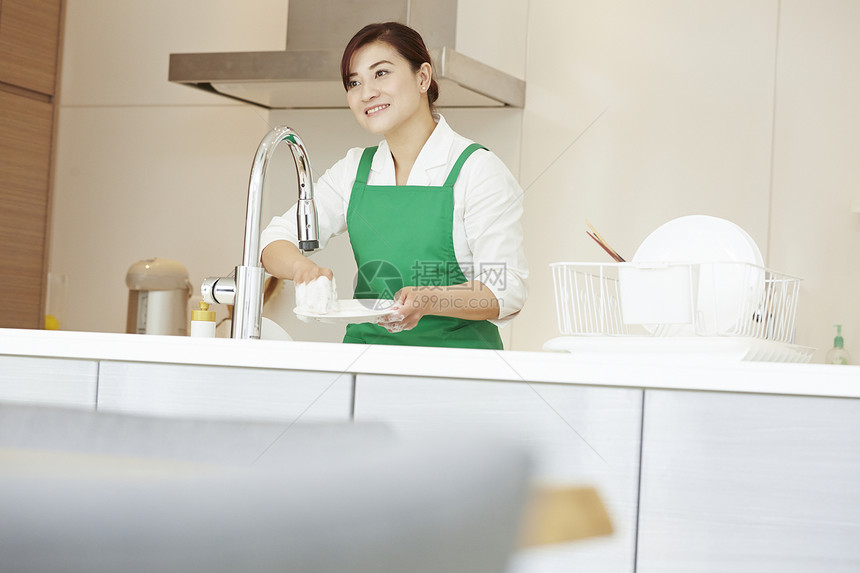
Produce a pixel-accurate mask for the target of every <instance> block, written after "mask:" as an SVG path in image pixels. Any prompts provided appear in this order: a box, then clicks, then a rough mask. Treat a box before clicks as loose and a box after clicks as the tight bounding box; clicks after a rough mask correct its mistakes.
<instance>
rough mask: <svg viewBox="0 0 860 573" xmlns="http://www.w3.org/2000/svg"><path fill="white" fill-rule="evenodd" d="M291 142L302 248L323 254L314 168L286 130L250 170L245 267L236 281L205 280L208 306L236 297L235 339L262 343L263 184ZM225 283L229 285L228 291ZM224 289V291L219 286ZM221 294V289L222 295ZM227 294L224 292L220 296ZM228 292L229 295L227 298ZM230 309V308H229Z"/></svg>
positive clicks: (270, 138) (273, 136)
mask: <svg viewBox="0 0 860 573" xmlns="http://www.w3.org/2000/svg"><path fill="white" fill-rule="evenodd" d="M282 141H283V142H286V143H287V145H289V147H290V151H291V152H292V154H293V159H294V160H295V162H296V171H297V172H298V178H299V203H298V210H297V215H296V216H297V218H298V237H297V238H298V243H299V248H300V249H301V250H303V251H313V250H314V249H318V248H319V240H318V235H317V225H318V223H317V212H316V208H315V207H314V191H313V181H312V175H313V172H312V171H311V162H310V160H309V159H308V152H307V150H306V149H305V144H304V143H303V142H302V140H301V138H300V137H299V136H298V134H297V133H296V132H294V131H293V130H292V129H290V128H289V127H286V126H280V127H276V128H275V129H273V130H272V131H270V132H269V133H268V134H267V135H266V137H264V138H263V140H262V141H261V142H260V146H259V147H257V153H256V155H255V156H254V163H253V165H252V166H251V181H250V183H249V184H248V209H247V211H246V212H245V246H244V250H243V253H242V265H241V266H238V267H236V276H235V279H234V280H233V281H231V280H230V279H229V278H228V279H217V278H215V279H206V280H204V281H203V287H202V288H201V291H202V293H203V298H204V300H206V301H207V302H210V303H211V302H218V297H219V296H222V295H224V296H222V300H223V301H225V302H226V300H228V299H229V296H226V295H229V294H232V302H233V330H232V333H231V335H232V337H233V338H260V331H261V325H262V317H263V286H264V283H265V278H266V271H265V270H264V269H263V265H262V263H261V262H260V219H261V217H262V210H263V183H264V181H265V179H266V171H267V169H268V167H269V159H271V157H272V154H273V153H274V151H275V148H277V147H278V144H280V143H281V142H282ZM221 283H224V284H223V285H222V284H221ZM219 285H221V286H219ZM219 289H221V290H220V291H219ZM221 291H223V292H221ZM228 291H229V292H228ZM228 304H229V303H228Z"/></svg>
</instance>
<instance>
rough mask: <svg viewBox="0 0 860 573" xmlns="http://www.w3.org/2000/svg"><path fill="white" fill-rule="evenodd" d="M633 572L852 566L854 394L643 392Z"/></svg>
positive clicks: (857, 468)
mask: <svg viewBox="0 0 860 573" xmlns="http://www.w3.org/2000/svg"><path fill="white" fill-rule="evenodd" d="M644 412H645V414H644V416H645V419H644V423H643V434H642V436H643V443H642V488H641V492H640V504H641V505H640V512H639V515H640V518H639V519H640V521H639V551H638V560H637V564H636V571H637V572H640V573H658V572H659V573H671V572H678V573H680V572H684V573H688V572H690V571H696V572H701V573H705V572H714V573H716V572H720V573H725V572H735V573H741V572H748V573H758V572H762V571H779V572H780V573H801V572H807V571H827V572H828V573H834V572H843V571H844V572H845V573H848V572H855V571H860V545H858V544H857V540H858V539H860V488H858V484H860V400H852V399H841V398H805V397H797V396H764V395H754V394H723V393H716V392H711V393H708V392H673V391H659V390H648V391H646V395H645V408H644Z"/></svg>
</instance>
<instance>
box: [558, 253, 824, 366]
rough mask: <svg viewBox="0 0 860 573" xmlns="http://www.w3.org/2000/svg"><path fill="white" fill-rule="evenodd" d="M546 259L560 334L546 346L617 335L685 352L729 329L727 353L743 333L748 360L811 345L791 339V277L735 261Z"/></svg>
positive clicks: (808, 352)
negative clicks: (747, 350) (602, 261)
mask: <svg viewBox="0 0 860 573" xmlns="http://www.w3.org/2000/svg"><path fill="white" fill-rule="evenodd" d="M550 267H551V268H552V273H553V283H554V286H555V300H556V310H557V315H558V328H559V331H560V333H561V334H562V338H560V339H555V340H553V341H550V342H549V343H547V345H546V346H545V348H546V349H547V350H567V351H571V352H573V351H577V352H578V351H582V350H583V349H585V348H587V349H588V350H589V351H594V350H595V348H597V347H596V346H595V344H596V343H595V341H594V340H592V339H590V340H589V341H588V342H587V343H586V342H583V341H582V339H583V338H584V337H605V338H606V339H607V340H611V338H612V337H625V343H624V345H623V346H624V348H628V347H635V345H636V344H640V345H641V346H642V348H643V349H648V351H654V350H655V349H659V348H660V347H661V346H660V345H661V344H662V345H663V347H665V348H666V349H667V350H670V351H675V350H678V351H680V348H681V347H682V346H683V348H684V349H685V350H684V352H686V353H687V354H689V351H690V348H691V347H698V348H701V349H702V352H703V353H705V354H707V353H708V352H709V348H710V349H717V348H726V347H727V345H726V342H725V341H723V342H718V341H717V339H718V338H725V337H731V338H733V339H734V340H735V343H733V344H732V348H733V349H734V351H733V353H732V356H738V352H737V344H736V343H737V341H745V342H743V343H744V344H748V345H749V346H750V350H749V352H748V353H746V354H744V353H741V354H740V355H741V356H743V355H747V356H748V358H746V359H748V360H771V361H773V360H776V361H782V362H808V361H809V359H810V358H811V356H812V353H813V352H814V349H810V348H806V347H801V346H796V345H794V332H795V331H794V327H795V324H794V323H795V318H796V312H797V302H798V298H799V294H800V279H799V278H797V277H792V276H789V275H785V274H782V273H778V272H776V271H773V270H770V269H767V268H764V267H759V266H756V265H752V264H749V263H739V262H719V263H699V262H691V263H675V262H673V263H571V262H560V263H553V264H551V265H550ZM577 339H579V340H577ZM682 339H683V340H684V343H683V345H682V344H681V340H682ZM661 340H662V341H663V342H659V341H661ZM637 341H639V342H637ZM709 341H710V342H709ZM597 344H598V346H599V342H598V343H597ZM608 348H609V347H608ZM611 348H612V349H614V350H618V349H619V348H620V346H619V345H618V344H617V343H616V344H614V345H612V346H611ZM763 348H765V349H766V351H764V352H763V351H762V349H763ZM763 356H764V357H765V358H762V357H763ZM768 356H770V357H771V358H767V357H768ZM742 359H743V358H742Z"/></svg>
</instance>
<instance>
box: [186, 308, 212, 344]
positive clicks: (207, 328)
mask: <svg viewBox="0 0 860 573" xmlns="http://www.w3.org/2000/svg"><path fill="white" fill-rule="evenodd" d="M191 336H194V337H198V338H215V311H214V310H209V305H208V304H207V303H205V302H203V301H202V300H201V301H200V310H192V311H191Z"/></svg>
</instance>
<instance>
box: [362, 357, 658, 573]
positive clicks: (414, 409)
mask: <svg viewBox="0 0 860 573" xmlns="http://www.w3.org/2000/svg"><path fill="white" fill-rule="evenodd" d="M641 408H642V390H634V389H627V388H599V387H593V386H573V385H568V384H537V383H526V382H500V381H492V380H486V381H485V380H456V379H443V378H424V377H400V376H378V375H363V374H359V375H358V376H357V377H356V390H355V420H356V421H381V422H383V423H385V424H387V425H388V426H390V427H391V428H392V429H393V430H394V431H395V433H396V434H397V435H401V436H404V437H408V436H411V435H412V436H417V435H422V434H434V435H439V434H442V435H446V436H451V435H453V436H454V439H456V436H457V435H463V436H468V435H469V434H478V435H489V436H498V437H505V436H508V437H511V438H512V439H519V440H523V441H525V442H526V443H527V444H528V445H529V446H530V449H531V451H532V453H533V454H534V457H535V469H534V475H535V480H536V481H538V482H542V483H549V484H559V485H592V486H594V487H596V488H597V490H598V492H599V493H600V496H601V498H602V499H603V502H604V504H605V505H606V507H607V510H608V512H609V515H610V517H611V519H612V522H613V527H614V530H615V532H614V533H613V535H611V536H608V537H605V538H594V539H587V540H582V541H578V542H576V543H571V544H560V545H557V546H552V545H551V546H546V547H541V548H532V549H528V550H525V551H521V552H520V553H519V554H518V555H516V557H515V562H514V563H513V564H512V568H511V570H510V572H509V573H550V572H553V573H554V572H556V571H608V572H613V573H630V572H632V571H633V562H634V547H635V537H636V507H637V488H638V483H639V446H640V439H639V438H640V429H641V415H642V411H641Z"/></svg>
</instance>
